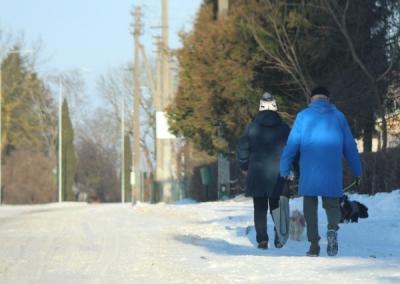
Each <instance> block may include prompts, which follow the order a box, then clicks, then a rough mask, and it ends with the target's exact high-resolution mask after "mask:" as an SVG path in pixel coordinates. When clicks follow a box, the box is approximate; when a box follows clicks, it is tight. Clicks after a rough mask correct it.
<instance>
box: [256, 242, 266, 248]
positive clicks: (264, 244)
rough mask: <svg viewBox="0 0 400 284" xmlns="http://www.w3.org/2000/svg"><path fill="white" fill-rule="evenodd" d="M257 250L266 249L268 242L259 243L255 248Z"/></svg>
mask: <svg viewBox="0 0 400 284" xmlns="http://www.w3.org/2000/svg"><path fill="white" fill-rule="evenodd" d="M257 247H258V248H259V249H268V241H261V242H259V243H258V246H257Z"/></svg>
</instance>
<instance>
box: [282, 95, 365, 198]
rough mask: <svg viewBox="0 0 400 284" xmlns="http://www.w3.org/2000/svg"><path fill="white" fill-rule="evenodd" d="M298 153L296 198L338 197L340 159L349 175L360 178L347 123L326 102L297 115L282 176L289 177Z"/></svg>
mask: <svg viewBox="0 0 400 284" xmlns="http://www.w3.org/2000/svg"><path fill="white" fill-rule="evenodd" d="M298 154H300V182H299V193H300V195H303V196H324V197H341V196H342V194H343V192H342V188H343V169H342V160H343V157H344V158H346V160H347V161H348V162H349V165H350V169H351V170H352V172H353V174H354V175H355V176H361V162H360V156H359V154H358V151H357V146H356V143H355V141H354V138H353V134H352V133H351V130H350V127H349V125H348V123H347V120H346V118H345V117H344V115H343V113H341V112H340V111H339V110H338V109H337V108H336V107H335V106H334V105H333V104H331V103H329V102H328V101H327V100H317V101H315V102H313V103H311V104H310V106H309V107H308V108H306V109H305V110H303V111H301V112H300V113H299V114H298V115H297V117H296V120H295V122H294V125H293V128H292V131H291V132H290V136H289V138H288V142H287V145H286V147H285V149H284V151H283V153H282V157H281V164H280V171H281V175H282V176H288V175H289V171H290V170H291V168H292V163H293V161H294V160H295V159H296V157H297V155H298Z"/></svg>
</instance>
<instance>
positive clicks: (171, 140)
mask: <svg viewBox="0 0 400 284" xmlns="http://www.w3.org/2000/svg"><path fill="white" fill-rule="evenodd" d="M161 1H162V2H161V8H162V15H161V22H162V23H161V38H159V39H158V45H157V47H158V48H157V49H158V56H157V71H158V72H157V75H158V76H157V86H158V88H157V90H158V91H157V94H156V99H155V102H156V111H157V112H156V118H157V125H156V127H157V130H156V132H157V135H156V136H157V140H156V154H157V158H156V179H157V182H158V184H159V186H160V190H161V195H162V197H161V199H162V200H163V201H166V202H169V201H173V196H172V190H173V188H172V181H173V179H174V175H175V172H176V166H175V164H176V161H175V156H174V150H175V137H174V136H173V135H171V134H170V133H169V129H165V128H168V123H167V121H166V115H165V107H166V106H167V105H168V104H169V103H170V102H171V99H172V88H171V71H170V70H171V67H170V52H169V27H168V0H161Z"/></svg>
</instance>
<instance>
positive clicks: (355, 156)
mask: <svg viewBox="0 0 400 284" xmlns="http://www.w3.org/2000/svg"><path fill="white" fill-rule="evenodd" d="M341 120H342V125H343V156H344V157H345V158H346V160H347V162H348V163H349V166H350V169H351V171H352V172H353V175H354V176H356V177H361V175H362V168H361V159H360V154H359V153H358V150H357V145H356V142H355V140H354V137H353V134H352V133H351V129H350V126H349V124H348V122H347V120H346V118H345V117H344V115H343V114H341Z"/></svg>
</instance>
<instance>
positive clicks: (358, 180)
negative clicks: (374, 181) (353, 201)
mask: <svg viewBox="0 0 400 284" xmlns="http://www.w3.org/2000/svg"><path fill="white" fill-rule="evenodd" d="M354 182H355V184H356V186H359V185H360V183H361V177H355V178H354Z"/></svg>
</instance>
